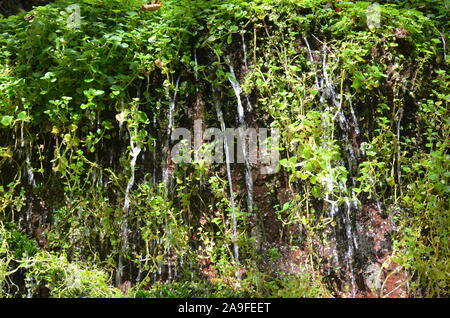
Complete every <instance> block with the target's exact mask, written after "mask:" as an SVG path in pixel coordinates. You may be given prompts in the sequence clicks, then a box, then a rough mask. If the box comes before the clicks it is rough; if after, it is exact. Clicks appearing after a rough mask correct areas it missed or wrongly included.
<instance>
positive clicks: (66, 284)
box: [0, 0, 450, 297]
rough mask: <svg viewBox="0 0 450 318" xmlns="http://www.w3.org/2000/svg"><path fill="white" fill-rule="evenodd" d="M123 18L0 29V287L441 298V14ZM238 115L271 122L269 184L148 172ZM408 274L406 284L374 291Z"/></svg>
mask: <svg viewBox="0 0 450 318" xmlns="http://www.w3.org/2000/svg"><path fill="white" fill-rule="evenodd" d="M0 2H2V3H3V6H2V8H4V9H3V10H10V11H8V12H13V13H15V12H16V8H18V7H19V4H20V2H16V6H15V7H14V6H12V7H10V4H12V2H11V1H9V2H7V1H5V0H4V1H0ZM379 2H381V1H379ZM39 3H41V1H39ZM33 4H38V2H36V3H33ZM72 4H78V5H79V9H80V12H79V13H80V15H79V16H77V18H80V19H79V20H80V21H79V23H69V22H74V21H73V19H74V16H72V15H71V14H74V13H77V12H76V10H75V11H70V10H67V8H68V7H69V6H70V5H72ZM141 4H142V1H139V0H128V1H118V0H111V1H101V0H91V1H84V2H82V1H63V0H61V1H56V2H55V3H52V4H50V5H47V6H39V7H37V8H36V9H35V10H33V11H31V12H30V13H29V14H27V15H24V14H22V15H17V16H10V17H8V18H4V19H0V91H1V94H0V171H1V172H0V223H1V222H3V223H5V224H6V225H8V226H7V227H5V228H7V229H14V230H11V231H9V232H8V236H9V238H8V242H7V244H6V243H2V242H0V243H2V244H0V284H3V285H2V286H5V288H4V289H2V290H4V291H5V293H6V294H8V293H11V294H14V293H13V292H12V291H11V290H7V286H8V279H15V278H11V277H8V275H7V274H8V273H9V272H10V271H11V270H15V269H18V267H17V266H18V265H17V264H22V265H23V266H22V267H20V273H21V275H22V276H23V277H27V279H28V280H29V281H27V284H28V285H29V287H30V288H38V287H39V288H40V287H42V288H45V291H46V294H49V295H50V296H52V295H53V296H60V297H67V296H80V297H81V296H90V295H93V296H99V297H102V296H105V297H109V296H115V295H116V292H117V290H118V289H115V288H113V287H111V286H112V285H116V287H120V288H121V289H122V291H126V293H128V294H129V295H137V296H139V297H155V296H158V295H161V296H166V297H182V296H186V297H203V296H205V295H206V294H208V293H212V294H214V295H216V296H224V297H231V296H236V297H238V296H239V297H240V296H252V297H253V296H255V297H258V296H260V297H263V296H264V297H265V296H279V297H314V296H317V297H329V296H330V295H332V294H333V295H339V296H352V295H353V296H355V295H357V296H370V295H375V296H376V295H381V296H383V295H388V294H390V292H391V290H383V288H385V287H386V286H389V288H393V289H395V288H397V287H398V290H399V291H401V292H402V293H397V294H402V295H403V294H404V295H408V294H409V295H415V296H417V295H419V294H418V293H420V292H422V291H425V292H424V293H425V294H426V295H440V296H442V295H445V293H446V291H445V288H446V286H448V262H446V260H448V258H449V255H450V252H449V248H448V237H449V236H448V228H450V221H449V215H448V212H447V211H448V209H449V206H448V196H449V195H450V188H449V187H448V179H449V174H448V171H449V162H450V158H449V155H448V148H449V140H450V139H449V138H448V131H450V124H449V116H448V114H449V107H448V103H449V96H450V92H449V85H448V84H449V82H450V78H449V74H448V71H447V64H446V63H448V61H449V55H448V49H447V48H446V47H445V43H449V42H450V41H447V40H446V39H447V38H448V28H446V27H445V26H446V25H447V24H448V22H447V20H444V19H442V18H440V17H441V16H442V15H443V14H445V12H444V9H443V8H442V7H437V6H434V5H433V4H434V1H427V2H425V4H424V5H422V4H420V3H419V2H418V1H399V3H398V4H397V5H395V4H392V3H390V4H387V3H381V5H380V6H379V10H380V17H379V18H380V19H379V20H376V19H375V18H377V16H375V17H371V18H370V19H368V18H367V14H368V9H369V8H370V6H371V2H364V1H356V2H354V1H348V2H347V1H325V0H304V1H297V0H255V1H250V0H249V1H245V0H228V1H223V0H209V1H206V0H205V1H203V0H193V1H178V0H167V1H164V5H163V6H162V7H161V8H160V9H159V10H157V11H151V12H147V11H145V10H141V9H140V7H141ZM30 5H31V2H27V5H26V6H25V5H22V8H23V9H25V10H28V9H29V8H30ZM72 8H73V7H72ZM2 12H3V11H2ZM5 12H6V11H5ZM7 14H8V15H10V14H12V13H7ZM378 22H379V23H378ZM233 77H234V78H233ZM230 83H232V85H231V84H230ZM238 86H239V87H238ZM237 92H238V93H237ZM239 92H240V94H239ZM239 102H240V104H239ZM239 106H242V108H244V115H245V116H244V121H245V123H246V124H247V125H248V126H249V127H259V128H262V127H268V128H278V129H279V132H280V144H279V147H278V148H279V152H280V160H279V165H277V167H276V169H274V171H275V173H274V174H271V175H264V174H263V173H260V171H261V170H260V166H259V163H257V164H255V165H254V166H253V167H249V169H247V167H246V166H245V164H242V165H240V164H233V165H231V166H230V170H231V171H230V173H229V175H228V173H227V172H228V171H227V169H228V168H227V167H226V166H225V165H220V164H211V163H208V162H206V160H197V161H193V162H191V163H189V164H187V163H185V164H174V162H172V161H171V160H169V156H168V149H170V148H171V146H173V145H174V144H175V143H176V141H173V140H171V136H170V133H171V130H172V128H176V127H186V128H187V130H188V131H190V132H192V131H193V128H192V127H193V125H194V122H195V120H198V119H201V120H202V124H203V126H204V127H205V128H206V127H208V128H210V127H220V125H221V124H222V122H223V123H224V124H225V125H226V126H227V127H237V125H239V124H240V122H241V121H242V120H241V118H240V117H239V115H240V109H239V108H238V107H239ZM218 110H219V111H218ZM220 112H221V113H222V114H221V115H219V114H220ZM221 117H223V118H221ZM241 117H242V116H241ZM237 119H238V120H237ZM278 148H277V149H278ZM248 170H250V172H251V174H252V177H253V179H252V182H253V186H252V191H253V193H252V194H253V201H254V206H253V207H252V208H251V207H249V206H248V201H250V200H248V198H249V197H250V195H249V189H248V188H250V187H251V186H250V185H249V182H247V180H246V178H245V176H246V173H248ZM167 175H170V178H164V177H165V176H167ZM230 183H232V184H233V187H231V191H230V187H229V184H230ZM232 201H233V202H232ZM233 212H234V218H233ZM233 221H236V222H233ZM233 223H235V224H236V225H235V230H236V233H237V235H236V236H234V234H233V231H234V229H233ZM4 233H6V231H5V232H4ZM5 236H6V234H5ZM236 237H237V239H236ZM5 242H6V241H5ZM234 246H238V248H239V252H240V253H239V255H238V257H240V262H239V263H237V262H235V258H236V257H237V256H236V255H237V253H232V249H233V248H234ZM25 265H26V266H25ZM90 269H92V271H91V272H90ZM395 271H404V273H405V276H400V274H398V273H397V272H395ZM18 272H19V270H18V271H17V272H16V273H18ZM408 273H414V277H412V278H411V280H414V283H415V284H416V285H414V284H411V285H410V286H411V289H410V290H406V287H405V286H406V284H405V286H397V285H395V284H394V283H393V282H396V281H397V280H398V279H397V277H407V274H408ZM397 274H398V276H397ZM2 275H3V276H2ZM27 275H28V276H27ZM33 276H34V277H37V278H39V281H37V280H34V281H33ZM352 276H354V277H352ZM113 277H115V279H113ZM394 278H395V279H394ZM23 279H25V278H23ZM191 280H193V281H194V282H193V284H187V283H181V282H183V281H189V282H190V281H191ZM384 280H386V281H388V283H386V284H384V285H383V282H384ZM405 280H406V279H405ZM405 280H403V281H405ZM90 281H92V284H90ZM162 281H163V282H162ZM135 283H136V285H135ZM77 284H78V285H77ZM22 285H23V284H22ZM383 286H384V287H383ZM22 287H23V288H26V286H22ZM75 287H76V288H75ZM352 289H353V291H352ZM21 290H22V289H21ZM89 290H97V292H96V293H90V292H89ZM144 290H145V291H144ZM352 292H353V294H352ZM403 292H404V293H403Z"/></svg>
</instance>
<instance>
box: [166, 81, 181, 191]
mask: <svg viewBox="0 0 450 318" xmlns="http://www.w3.org/2000/svg"><path fill="white" fill-rule="evenodd" d="M179 83H180V76H178V79H177V82H176V84H175V92H174V94H173V97H172V99H171V101H170V103H169V124H168V125H167V136H166V138H167V141H166V156H167V158H166V162H165V163H164V165H163V166H164V167H163V173H162V178H163V183H164V184H165V185H166V186H167V185H168V184H169V177H170V176H169V175H170V172H169V169H170V167H169V162H168V161H169V160H168V159H169V156H170V150H169V144H170V138H171V135H172V128H173V123H174V116H175V106H176V102H177V94H178V86H179Z"/></svg>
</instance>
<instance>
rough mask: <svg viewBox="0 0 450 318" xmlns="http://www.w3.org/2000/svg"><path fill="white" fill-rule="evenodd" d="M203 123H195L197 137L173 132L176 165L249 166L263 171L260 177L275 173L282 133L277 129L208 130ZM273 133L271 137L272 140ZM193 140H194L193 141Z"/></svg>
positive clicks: (181, 132)
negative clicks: (213, 164)
mask: <svg viewBox="0 0 450 318" xmlns="http://www.w3.org/2000/svg"><path fill="white" fill-rule="evenodd" d="M202 127H203V122H202V120H196V121H195V122H194V136H192V133H191V131H190V130H189V129H187V128H176V129H174V130H173V131H172V135H171V140H172V142H176V144H175V145H174V146H173V147H172V148H171V151H170V156H171V160H172V161H173V162H174V163H177V164H179V163H191V162H193V161H200V160H203V161H205V162H206V163H224V162H228V163H246V164H250V165H254V166H256V165H257V166H259V167H260V173H261V174H273V173H275V172H276V169H277V166H278V162H279V159H280V154H279V140H280V132H279V129H278V128H270V129H268V128H257V129H256V128H245V129H244V128H242V127H239V128H226V129H225V131H222V130H221V129H219V128H206V129H205V130H203V128H202ZM269 130H270V136H269ZM192 137H193V138H192Z"/></svg>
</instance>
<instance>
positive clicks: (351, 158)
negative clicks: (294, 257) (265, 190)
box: [307, 44, 359, 297]
mask: <svg viewBox="0 0 450 318" xmlns="http://www.w3.org/2000/svg"><path fill="white" fill-rule="evenodd" d="M307 45H308V44H307ZM308 49H309V45H308ZM326 61H327V48H326V47H325V48H324V56H323V64H322V75H323V78H322V79H321V80H322V81H323V84H324V86H325V90H324V92H323V95H322V97H321V99H322V101H325V99H328V100H330V101H331V103H332V105H333V106H335V108H336V110H337V112H336V114H335V115H334V117H333V119H334V118H336V117H337V119H338V123H339V127H340V128H341V132H342V133H341V136H340V137H341V139H342V141H343V142H342V143H343V146H344V148H345V153H346V154H347V156H346V159H347V163H348V172H349V176H350V180H351V182H352V184H353V185H354V177H353V171H354V169H353V168H354V166H356V165H357V159H356V156H355V153H354V149H353V145H352V141H351V138H350V125H349V123H348V120H347V118H346V117H345V114H344V112H343V110H342V95H341V96H338V94H337V93H336V90H335V88H334V85H333V83H331V81H330V79H329V76H328V72H327V64H326ZM351 112H352V116H354V122H355V126H357V121H356V115H355V114H354V110H353V107H351ZM358 130H359V128H358ZM329 186H330V187H335V182H334V180H333V182H331V183H330V185H329ZM338 186H339V192H340V194H341V196H342V197H344V200H345V201H344V205H343V206H342V207H336V206H335V205H334V204H332V205H331V207H330V209H331V210H330V214H331V215H332V216H333V217H334V218H336V217H338V218H339V219H340V220H341V221H342V223H343V225H344V229H345V235H346V245H347V251H346V253H345V259H346V263H347V268H348V271H349V274H350V283H351V292H352V297H354V296H355V293H356V279H355V273H354V268H353V263H354V256H355V251H356V250H357V249H358V242H357V234H356V231H355V230H354V228H353V224H352V213H351V212H352V204H351V202H350V200H349V198H348V196H349V195H350V191H348V189H347V186H346V184H344V183H339V185H338ZM355 208H356V204H355Z"/></svg>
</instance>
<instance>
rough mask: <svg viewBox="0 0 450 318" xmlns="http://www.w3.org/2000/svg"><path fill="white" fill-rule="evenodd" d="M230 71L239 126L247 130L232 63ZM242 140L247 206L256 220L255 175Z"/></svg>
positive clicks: (239, 90)
mask: <svg viewBox="0 0 450 318" xmlns="http://www.w3.org/2000/svg"><path fill="white" fill-rule="evenodd" d="M230 73H231V77H229V78H228V79H229V81H230V83H231V86H232V87H233V90H234V93H235V95H236V99H237V112H238V124H239V128H241V129H242V131H245V130H246V129H247V123H246V122H245V115H244V108H243V107H242V101H241V92H242V90H241V86H240V85H239V82H238V81H237V79H236V75H235V74H234V70H233V67H232V66H231V65H230ZM240 138H241V140H242V148H243V149H242V153H243V155H244V161H245V184H246V186H247V208H248V212H249V213H251V214H252V215H253V217H254V220H255V221H257V220H256V215H254V214H253V176H252V168H251V165H250V160H249V156H248V153H247V149H246V148H247V147H246V144H247V143H246V142H245V141H244V140H243V139H244V138H243V136H242V135H241V136H240Z"/></svg>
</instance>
